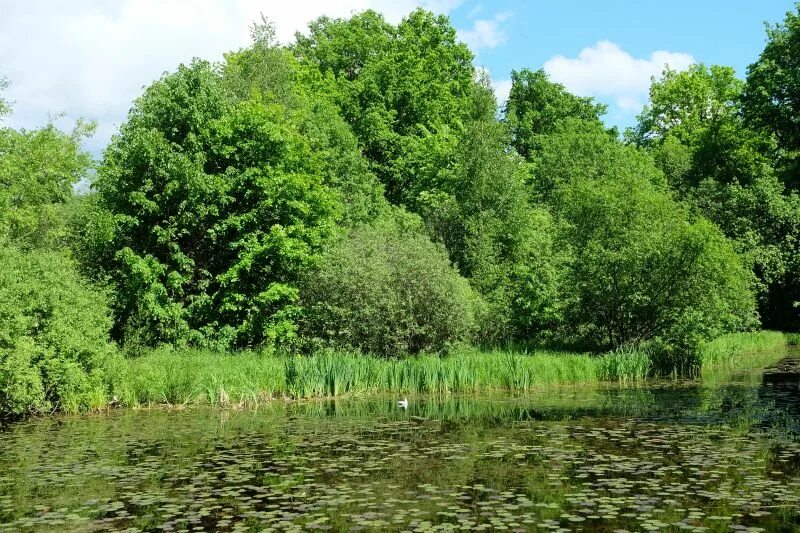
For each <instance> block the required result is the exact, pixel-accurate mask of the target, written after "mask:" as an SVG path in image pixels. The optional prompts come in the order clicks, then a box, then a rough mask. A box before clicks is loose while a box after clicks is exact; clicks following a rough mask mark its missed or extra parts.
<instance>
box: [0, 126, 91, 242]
mask: <svg viewBox="0 0 800 533" xmlns="http://www.w3.org/2000/svg"><path fill="white" fill-rule="evenodd" d="M93 132H94V124H91V123H84V122H80V121H79V122H78V124H77V125H76V126H75V128H74V129H73V130H72V132H70V133H63V132H61V131H60V130H59V129H58V128H56V127H55V125H54V124H53V123H49V124H48V125H47V126H45V127H44V128H40V129H35V130H19V131H18V130H13V129H11V128H0V239H6V240H9V241H11V242H14V243H15V244H17V245H18V246H21V247H24V248H36V247H38V248H53V247H57V246H62V245H63V239H64V237H65V228H66V227H65V224H64V220H65V218H66V217H67V215H68V209H69V208H68V206H67V204H68V203H69V202H70V201H72V200H73V199H74V193H73V186H74V185H75V184H76V183H78V182H79V181H80V180H82V179H87V178H88V174H89V170H90V169H91V168H92V166H93V161H92V158H91V156H90V155H89V154H88V153H86V152H85V151H84V150H83V149H82V148H81V143H82V141H83V139H84V138H86V137H88V136H90V135H91V134H92V133H93Z"/></svg>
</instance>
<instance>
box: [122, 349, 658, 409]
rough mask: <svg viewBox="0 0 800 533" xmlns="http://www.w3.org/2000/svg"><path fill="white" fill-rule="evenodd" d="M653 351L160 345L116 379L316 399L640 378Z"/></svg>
mask: <svg viewBox="0 0 800 533" xmlns="http://www.w3.org/2000/svg"><path fill="white" fill-rule="evenodd" d="M647 370H648V362H647V360H646V354H642V353H637V352H617V353H612V354H608V355H606V356H591V355H588V354H563V353H557V352H546V351H537V352H532V353H517V352H505V351H489V352H485V351H478V350H477V349H471V348H465V349H461V350H458V351H456V352H455V353H453V354H451V355H449V356H447V357H439V356H434V355H421V356H416V357H408V358H405V359H381V358H378V357H372V356H365V355H362V354H357V353H345V352H333V351H323V352H320V353H318V354H315V355H313V356H298V355H293V356H290V355H283V356H281V355H276V354H271V353H255V352H242V353H238V354H216V353H212V352H206V351H198V350H186V351H172V350H157V351H154V352H152V353H150V354H148V355H145V356H142V357H138V358H132V359H129V360H128V363H127V365H126V366H125V368H124V369H123V371H122V372H121V373H120V374H119V376H118V378H117V380H116V382H115V384H114V394H115V396H116V397H117V401H118V402H119V403H120V404H122V405H125V406H133V407H136V406H141V405H152V404H169V405H187V404H197V403H205V404H212V405H221V406H226V405H253V404H257V403H259V402H260V401H264V400H266V399H269V398H274V397H280V396H283V397H290V398H314V397H326V396H341V395H344V394H365V393H375V392H381V391H384V392H393V393H400V394H421V393H432V394H440V393H474V392H480V391H492V390H517V391H526V390H532V389H536V388H541V387H545V386H549V385H567V384H579V383H597V382H601V381H638V380H642V379H644V378H645V377H646V376H647Z"/></svg>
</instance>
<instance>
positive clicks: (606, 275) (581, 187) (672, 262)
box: [533, 121, 755, 353]
mask: <svg viewBox="0 0 800 533" xmlns="http://www.w3.org/2000/svg"><path fill="white" fill-rule="evenodd" d="M570 125H571V127H569V126H570ZM533 184H534V187H537V186H541V185H544V187H545V188H544V194H542V193H539V194H540V196H542V197H543V198H545V199H546V201H547V202H548V204H549V205H550V206H551V209H552V211H553V214H554V216H555V218H556V223H557V228H558V235H557V238H556V246H557V247H558V248H560V249H563V250H565V251H566V253H567V255H568V264H567V267H566V268H567V272H566V273H565V281H564V283H563V285H562V287H563V290H562V295H563V296H562V297H563V298H564V301H565V307H566V311H565V322H564V325H563V329H562V335H563V336H564V337H566V338H570V337H571V338H574V339H579V340H583V341H585V342H588V343H589V344H590V345H592V346H593V347H595V348H598V349H604V348H609V347H617V346H623V345H627V344H638V343H642V342H661V343H663V345H664V346H667V347H673V348H677V349H678V350H679V351H680V350H682V351H685V352H686V353H691V350H692V349H693V348H695V347H696V346H697V344H698V342H699V341H700V340H705V339H709V338H712V337H714V336H716V335H719V334H721V333H723V332H726V331H731V330H736V329H739V328H743V327H749V326H751V325H753V323H754V319H755V313H754V300H753V295H752V290H751V282H752V280H751V275H750V274H749V273H748V272H747V270H746V268H744V267H743V266H742V263H741V261H740V260H739V258H738V256H737V255H736V253H735V252H734V250H733V248H732V247H731V245H730V243H729V242H728V241H727V240H726V239H725V238H724V236H723V235H722V234H721V233H720V232H719V230H718V229H717V228H716V227H714V226H713V225H712V224H710V223H709V222H707V221H705V220H703V219H697V218H694V217H690V215H689V213H687V212H686V210H685V209H683V208H682V207H681V205H680V204H678V203H677V202H675V201H674V200H673V199H672V197H671V195H670V193H669V191H668V189H667V187H666V183H665V180H664V178H663V176H661V173H660V172H659V171H658V169H657V168H655V166H654V164H653V162H652V160H650V159H649V158H648V157H647V156H646V155H645V154H643V153H641V152H640V151H639V150H637V149H635V148H632V147H630V146H624V145H621V144H620V143H619V142H617V141H616V140H614V139H612V138H611V137H609V136H608V134H607V132H606V131H605V130H604V129H603V128H602V126H599V125H598V126H596V127H595V128H593V129H592V128H587V127H586V122H585V121H575V122H572V123H570V122H566V123H565V124H563V125H562V129H561V131H559V132H557V133H553V134H551V135H548V136H545V137H543V138H542V139H541V153H540V154H539V157H538V165H537V167H536V176H535V179H534V181H533Z"/></svg>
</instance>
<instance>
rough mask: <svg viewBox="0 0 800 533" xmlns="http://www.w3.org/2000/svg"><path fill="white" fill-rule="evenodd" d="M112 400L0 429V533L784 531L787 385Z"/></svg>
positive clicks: (724, 379) (799, 440)
mask: <svg viewBox="0 0 800 533" xmlns="http://www.w3.org/2000/svg"><path fill="white" fill-rule="evenodd" d="M409 403H410V406H409V409H408V410H407V411H406V410H401V409H399V408H397V406H396V405H395V399H394V398H368V399H347V400H340V401H336V402H334V401H330V402H319V403H304V404H285V403H283V402H276V403H275V404H273V405H271V406H268V407H266V408H261V409H258V410H249V411H220V410H211V409H199V408H192V409H187V410H182V411H175V410H173V411H167V410H150V411H148V410H140V411H117V412H111V413H109V414H104V415H90V416H82V417H53V418H46V419H41V420H33V421H28V422H23V423H17V424H14V425H11V426H10V427H6V428H4V429H3V430H2V431H0V531H6V530H8V531H11V530H14V531H16V530H46V531H64V530H88V531H100V530H102V531H108V530H129V531H134V530H159V531H171V530H194V531H210V530H223V531H224V530H232V531H243V530H255V531H264V530H267V531H269V530H273V529H274V530H312V529H317V530H326V529H329V530H334V531H348V530H370V531H375V530H377V531H384V530H390V531H391V530H396V531H429V530H454V529H477V530H481V529H482V530H487V531H496V530H510V531H529V530H553V531H558V530H561V531H567V530H570V531H579V530H583V531H615V530H628V531H643V530H653V531H655V530H661V531H680V530H694V531H706V530H710V531H735V530H743V531H745V530H748V529H750V530H766V531H796V530H798V528H800V394H798V383H797V382H791V381H790V382H784V383H778V384H770V383H764V382H763V380H762V376H761V373H760V372H758V371H753V372H745V373H740V374H731V375H723V376H712V377H709V378H708V379H707V380H705V381H702V382H701V381H698V382H683V383H677V384H661V385H654V386H650V387H647V388H632V389H631V388H629V389H620V388H599V389H598V388H594V389H591V388H590V389H567V390H558V391H552V390H551V391H547V392H542V393H539V394H530V395H525V396H519V397H508V396H505V397H497V396H491V397H480V398H477V397H449V398H438V399H437V398H409Z"/></svg>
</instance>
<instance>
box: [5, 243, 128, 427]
mask: <svg viewBox="0 0 800 533" xmlns="http://www.w3.org/2000/svg"><path fill="white" fill-rule="evenodd" d="M110 326H111V317H110V314H109V312H108V306H107V303H106V298H105V295H104V293H103V292H102V291H99V290H98V289H97V288H96V287H90V286H89V285H87V283H86V282H84V281H83V280H82V279H81V277H80V276H79V275H78V273H77V270H76V269H75V266H74V263H73V261H72V260H70V259H69V257H67V256H66V255H64V254H62V253H56V252H45V251H33V252H22V251H20V250H18V249H15V248H12V247H0V415H9V414H12V415H18V414H24V413H30V412H43V411H49V410H55V409H60V410H65V411H77V410H81V409H89V408H93V407H99V406H101V405H103V404H105V403H106V400H107V392H108V378H109V376H110V370H111V368H112V367H113V365H114V364H115V362H116V357H117V353H116V351H115V349H114V347H113V346H112V345H111V344H109V342H108V340H107V339H108V331H109V328H110Z"/></svg>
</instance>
